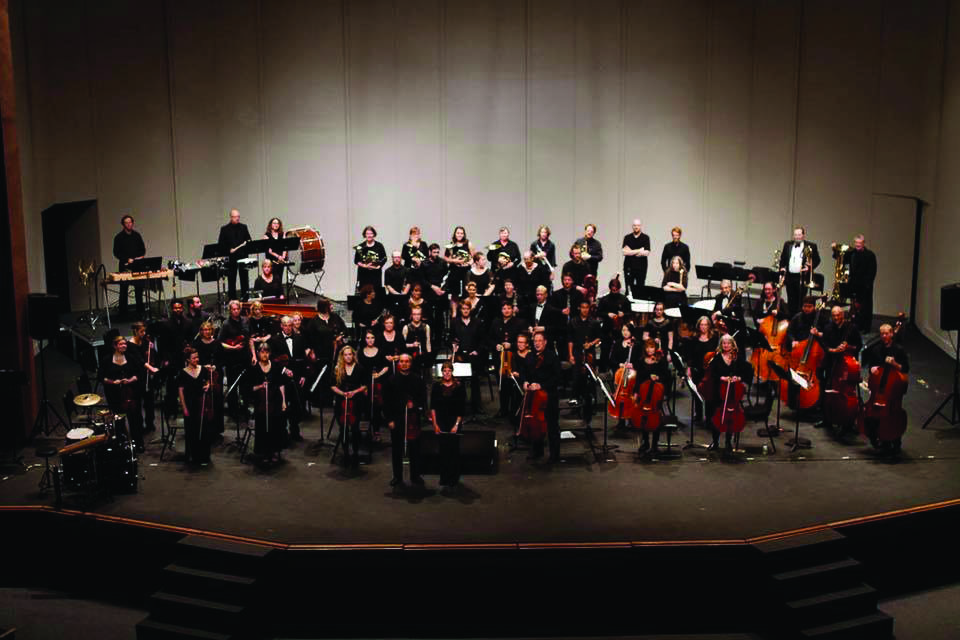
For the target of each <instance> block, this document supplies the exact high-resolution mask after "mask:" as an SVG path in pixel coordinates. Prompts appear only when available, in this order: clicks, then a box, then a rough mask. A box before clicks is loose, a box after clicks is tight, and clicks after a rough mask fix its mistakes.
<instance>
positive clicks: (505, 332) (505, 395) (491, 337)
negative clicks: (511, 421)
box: [486, 315, 525, 418]
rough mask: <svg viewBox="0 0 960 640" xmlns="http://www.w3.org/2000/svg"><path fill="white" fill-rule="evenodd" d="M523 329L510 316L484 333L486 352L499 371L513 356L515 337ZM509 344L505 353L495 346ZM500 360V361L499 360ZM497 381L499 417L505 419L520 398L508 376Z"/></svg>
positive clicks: (518, 322) (497, 320) (496, 321)
mask: <svg viewBox="0 0 960 640" xmlns="http://www.w3.org/2000/svg"><path fill="white" fill-rule="evenodd" d="M524 329H525V327H524V323H523V320H521V319H520V318H517V317H516V316H511V317H510V319H509V320H504V319H503V316H502V315H501V316H500V317H499V318H497V319H496V320H494V321H493V323H492V324H491V325H490V329H489V330H488V331H487V332H486V339H487V345H486V346H487V350H488V351H489V352H490V353H491V354H493V357H494V360H495V362H494V364H495V365H496V367H497V369H498V370H499V369H500V363H501V362H502V361H503V362H505V361H506V359H507V358H509V359H511V361H512V359H513V354H514V353H515V352H516V350H517V336H518V335H520V333H521V332H523V331H524ZM504 342H509V343H510V349H508V350H507V351H506V352H502V351H498V350H497V346H498V345H500V344H502V343H504ZM501 358H502V360H501ZM497 379H498V381H499V389H498V395H499V396H500V414H499V415H500V417H501V418H507V417H509V416H511V415H513V413H514V411H515V409H516V406H517V403H518V402H519V399H520V396H519V394H518V392H517V386H516V385H515V384H513V382H512V381H511V380H510V376H509V375H503V376H499V375H498V376H497Z"/></svg>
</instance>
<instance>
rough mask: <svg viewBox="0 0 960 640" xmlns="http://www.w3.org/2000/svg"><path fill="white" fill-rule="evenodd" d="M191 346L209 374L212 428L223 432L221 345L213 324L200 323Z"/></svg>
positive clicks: (217, 431)
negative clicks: (197, 334)
mask: <svg viewBox="0 0 960 640" xmlns="http://www.w3.org/2000/svg"><path fill="white" fill-rule="evenodd" d="M193 348H194V349H196V350H197V354H198V355H199V356H200V366H201V367H203V368H204V369H205V370H206V371H207V374H208V375H209V376H210V383H211V385H212V389H211V393H212V394H213V428H214V430H215V432H216V433H223V376H221V371H222V369H221V368H220V367H221V366H222V365H223V363H222V362H221V354H222V352H223V347H222V346H221V345H220V341H219V340H217V339H216V338H215V337H214V335H213V324H212V323H211V322H204V323H203V324H201V325H200V337H199V338H197V339H196V340H194V341H193Z"/></svg>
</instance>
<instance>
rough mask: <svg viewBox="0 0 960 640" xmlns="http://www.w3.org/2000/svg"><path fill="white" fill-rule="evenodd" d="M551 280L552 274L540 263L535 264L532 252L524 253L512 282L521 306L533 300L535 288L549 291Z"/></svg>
mask: <svg viewBox="0 0 960 640" xmlns="http://www.w3.org/2000/svg"><path fill="white" fill-rule="evenodd" d="M552 278H553V272H552V271H551V270H550V269H549V268H548V267H547V266H545V265H544V264H543V263H542V262H537V261H536V260H535V259H534V255H533V252H532V251H524V252H523V262H522V263H521V264H520V267H519V268H518V269H517V273H516V275H515V280H514V285H516V288H517V293H518V294H519V295H520V302H521V304H523V305H526V304H529V303H531V302H532V301H533V300H534V298H535V297H536V291H537V287H541V286H542V287H546V288H547V290H548V291H549V290H550V280H551V279H552Z"/></svg>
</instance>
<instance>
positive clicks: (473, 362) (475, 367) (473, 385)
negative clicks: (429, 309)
mask: <svg viewBox="0 0 960 640" xmlns="http://www.w3.org/2000/svg"><path fill="white" fill-rule="evenodd" d="M459 310H460V315H459V316H457V318H456V319H454V321H453V323H452V324H451V326H450V335H451V338H452V341H453V344H454V346H455V348H456V356H455V358H456V361H457V362H469V363H470V368H471V371H472V375H471V376H470V406H471V408H472V412H473V413H475V414H476V413H480V380H481V378H482V377H485V376H486V366H487V352H486V350H485V349H484V348H483V333H482V325H481V323H480V320H479V319H478V318H476V317H474V315H473V306H472V305H471V304H470V301H469V300H461V301H460V307H459Z"/></svg>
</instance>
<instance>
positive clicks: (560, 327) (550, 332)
mask: <svg viewBox="0 0 960 640" xmlns="http://www.w3.org/2000/svg"><path fill="white" fill-rule="evenodd" d="M537 306H538V305H537V303H536V301H534V303H533V304H530V305H527V306H526V307H524V309H523V311H522V313H521V317H522V318H523V320H524V321H525V323H526V326H528V327H537V326H540V327H545V328H546V330H547V331H546V334H547V348H548V349H553V348H555V347H554V345H556V343H557V342H561V343H566V337H565V336H564V335H563V334H564V332H565V331H566V326H567V319H566V317H565V316H564V315H563V313H562V312H561V311H560V310H559V309H557V308H556V307H554V306H553V305H552V304H550V303H549V302H546V303H545V304H544V305H543V310H542V311H541V312H540V320H539V322H538V321H537ZM532 337H533V336H531V338H532Z"/></svg>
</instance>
